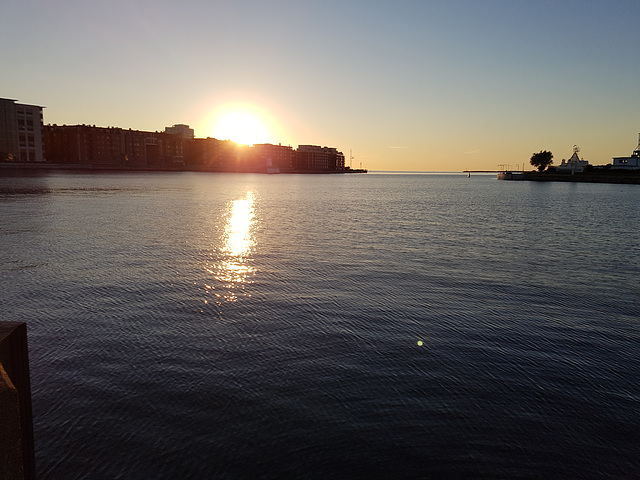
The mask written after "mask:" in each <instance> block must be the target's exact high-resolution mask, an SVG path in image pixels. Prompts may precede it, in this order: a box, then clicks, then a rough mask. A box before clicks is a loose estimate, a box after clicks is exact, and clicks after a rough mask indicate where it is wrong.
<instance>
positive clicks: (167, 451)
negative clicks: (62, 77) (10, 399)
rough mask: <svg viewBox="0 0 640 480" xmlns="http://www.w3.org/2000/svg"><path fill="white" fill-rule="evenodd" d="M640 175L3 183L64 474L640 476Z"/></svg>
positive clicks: (16, 268)
mask: <svg viewBox="0 0 640 480" xmlns="http://www.w3.org/2000/svg"><path fill="white" fill-rule="evenodd" d="M638 205H640V187H638V186H636V185H611V184H573V183H538V182H500V181H497V180H496V179H495V177H494V176H482V175H477V176H471V177H470V178H466V176H465V175H463V174H457V175H417V174H376V173H369V174H366V175H364V174H362V175H356V174H353V175H307V176H305V175H251V174H245V175H242V174H214V173H187V172H181V173H177V172H176V173H126V174H125V173H104V174H96V173H86V174H83V173H68V172H67V173H49V174H41V175H35V174H32V175H18V174H16V175H8V174H7V173H6V172H4V173H3V176H2V177H0V227H1V228H0V246H1V250H2V255H1V256H0V291H1V297H0V298H1V299H2V303H1V307H0V318H1V319H3V320H10V321H24V322H27V328H28V335H29V351H30V366H31V383H32V396H33V414H34V430H35V448H36V464H37V465H36V466H37V472H38V478H39V479H70V478H86V479H146V478H153V479H165V478H166V479H175V478H220V479H225V478H229V479H238V478H309V479H316V478H317V479H320V478H322V479H327V478H363V479H364V478H429V479H440V478H442V479H445V478H492V479H500V478H502V479H534V478H546V479H549V478H558V479H564V478H581V479H590V478H593V479H596V478H597V479H603V478H611V479H618V478H624V479H629V478H630V479H634V478H640V461H639V459H640V433H639V432H640V413H639V412H640V410H639V405H640V356H639V355H638V351H639V347H640V260H639V259H640V209H638V207H637V206H638Z"/></svg>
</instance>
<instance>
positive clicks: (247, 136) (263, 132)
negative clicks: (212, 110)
mask: <svg viewBox="0 0 640 480" xmlns="http://www.w3.org/2000/svg"><path fill="white" fill-rule="evenodd" d="M213 136H214V137H215V138H217V139H219V140H231V141H233V142H236V143H241V144H244V145H254V144H257V143H267V142H268V141H269V134H268V132H267V129H266V128H265V127H264V125H263V124H262V123H261V122H260V121H259V120H258V119H257V118H256V117H255V116H254V115H252V114H250V113H246V112H230V113H227V114H225V115H223V116H222V117H220V119H219V120H218V122H217V123H216V126H215V129H214V132H213Z"/></svg>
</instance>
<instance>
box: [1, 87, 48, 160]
mask: <svg viewBox="0 0 640 480" xmlns="http://www.w3.org/2000/svg"><path fill="white" fill-rule="evenodd" d="M43 108H44V107H40V106H38V105H26V104H23V103H17V100H11V99H8V98H0V161H3V162H44V161H45V157H44V149H43V145H42V124H43V119H42V109H43Z"/></svg>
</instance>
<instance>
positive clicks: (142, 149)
mask: <svg viewBox="0 0 640 480" xmlns="http://www.w3.org/2000/svg"><path fill="white" fill-rule="evenodd" d="M43 108H44V107H40V106H37V105H25V104H21V103H17V101H16V100H11V99H5V98H0V161H2V162H16V163H28V162H33V163H44V162H46V163H47V164H49V165H68V166H75V167H89V168H94V167H98V168H116V169H118V168H120V169H171V170H180V169H188V170H207V171H220V172H257V173H293V172H299V173H332V172H342V171H348V169H345V165H344V155H343V154H342V152H339V151H338V150H337V149H335V148H333V147H322V146H318V145H300V146H298V148H297V149H294V148H293V147H291V146H290V145H281V144H278V145H274V144H271V143H261V144H256V145H253V146H247V145H240V144H237V143H235V142H232V141H230V140H218V139H216V138H195V135H194V130H193V129H192V128H190V127H189V125H186V124H182V123H180V124H175V125H173V126H171V127H166V128H165V129H164V131H163V132H147V131H141V130H132V129H128V130H127V129H124V128H120V127H97V126H95V125H84V124H83V125H55V124H53V125H44V124H43V115H42V110H43Z"/></svg>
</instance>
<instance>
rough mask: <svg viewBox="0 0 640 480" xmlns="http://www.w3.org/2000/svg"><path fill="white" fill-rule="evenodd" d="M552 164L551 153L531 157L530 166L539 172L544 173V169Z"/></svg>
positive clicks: (539, 153) (544, 152)
mask: <svg viewBox="0 0 640 480" xmlns="http://www.w3.org/2000/svg"><path fill="white" fill-rule="evenodd" d="M552 163H553V153H551V152H548V151H546V150H544V151H542V150H541V151H540V152H538V153H534V154H533V155H531V165H533V166H534V167H536V168H537V169H538V171H539V172H544V169H545V168H547V167H548V166H549V165H551V164H552Z"/></svg>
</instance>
